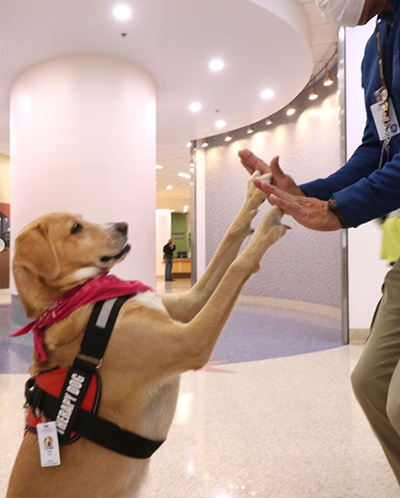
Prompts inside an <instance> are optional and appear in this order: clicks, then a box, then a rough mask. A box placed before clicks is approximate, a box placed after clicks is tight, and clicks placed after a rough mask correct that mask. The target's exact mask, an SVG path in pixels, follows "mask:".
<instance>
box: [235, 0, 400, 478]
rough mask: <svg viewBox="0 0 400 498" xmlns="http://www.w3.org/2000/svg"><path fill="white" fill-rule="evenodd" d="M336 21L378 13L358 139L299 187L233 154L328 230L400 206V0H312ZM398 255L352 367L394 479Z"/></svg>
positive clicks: (398, 461) (304, 219)
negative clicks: (326, 170)
mask: <svg viewBox="0 0 400 498" xmlns="http://www.w3.org/2000/svg"><path fill="white" fill-rule="evenodd" d="M315 3H316V5H317V7H318V8H319V10H320V12H321V14H322V15H323V16H324V17H325V18H327V19H328V20H330V21H333V22H336V23H337V24H339V25H343V26H349V27H354V26H356V25H363V24H366V23H367V22H368V21H369V20H370V19H372V18H373V17H374V16H376V15H378V18H377V22H376V29H375V33H373V34H372V36H371V38H370V39H369V40H368V42H367V44H366V47H365V54H364V59H363V62H362V86H363V88H364V93H365V104H366V113H367V122H366V127H365V130H364V135H363V139H362V143H361V145H360V146H359V147H358V148H357V149H356V151H355V152H354V154H353V155H352V156H351V158H350V159H349V160H348V161H347V163H346V164H345V165H344V166H343V167H342V168H340V169H339V170H338V171H337V172H335V173H333V174H332V175H330V176H329V177H327V178H325V179H321V178H320V179H317V180H314V181H311V182H309V183H305V184H303V185H297V184H296V183H295V181H294V180H293V178H291V177H290V176H288V175H286V174H285V173H284V172H283V171H282V170H281V168H280V166H279V158H278V157H277V156H276V157H274V158H273V159H272V160H271V163H270V164H267V163H265V162H263V161H262V160H261V159H260V158H258V157H256V156H255V155H254V154H252V153H251V152H250V151H248V150H242V151H240V152H239V157H240V158H241V161H242V164H243V166H244V167H245V168H246V169H247V170H248V171H249V173H253V172H254V171H255V170H260V171H261V172H262V173H268V172H271V173H272V176H273V180H272V184H269V183H267V182H265V181H260V179H255V180H254V183H255V185H256V186H257V187H258V188H260V189H261V190H263V191H264V192H265V193H266V194H268V196H269V197H268V199H269V202H270V203H271V204H272V205H277V206H279V207H280V208H281V209H283V211H284V212H285V213H286V214H288V215H290V216H292V217H293V218H294V219H295V220H296V221H297V222H298V223H300V224H301V225H303V226H305V227H307V228H310V229H312V230H320V231H330V230H338V229H340V228H348V227H357V226H359V225H361V224H362V223H366V222H367V221H370V220H373V219H375V218H378V217H382V216H384V215H386V214H388V213H390V212H392V211H394V210H396V209H398V208H399V207H400V134H399V133H400V130H399V125H398V120H397V117H399V116H400V58H399V55H398V54H399V49H400V0H315ZM399 360H400V260H399V259H398V260H397V261H396V263H395V264H394V266H393V267H392V269H391V270H390V271H389V272H388V274H387V275H386V277H385V283H384V288H383V295H382V299H381V300H380V302H379V304H378V307H377V310H376V312H375V316H374V319H373V323H372V325H371V333H370V336H369V339H368V341H367V343H366V345H365V347H364V349H363V353H362V355H361V358H360V360H359V362H358V364H357V366H356V368H355V369H354V371H353V373H352V384H353V389H354V392H355V394H356V397H357V399H358V401H359V403H360V404H361V406H362V408H363V410H364V412H365V414H366V416H367V418H368V420H369V422H370V424H371V426H372V429H373V431H374V433H375V435H376V437H377V438H378V440H379V442H380V443H381V445H382V448H383V450H384V452H385V454H386V456H387V458H388V460H389V463H390V465H391V467H392V469H393V471H394V473H395V475H396V478H397V480H398V481H399V483H400V362H399Z"/></svg>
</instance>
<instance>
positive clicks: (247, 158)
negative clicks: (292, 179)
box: [238, 149, 270, 174]
mask: <svg viewBox="0 0 400 498" xmlns="http://www.w3.org/2000/svg"><path fill="white" fill-rule="evenodd" d="M238 156H239V157H240V160H241V162H242V164H243V166H244V167H245V168H246V169H247V171H248V172H249V173H251V174H252V173H254V171H256V170H258V171H260V172H261V173H269V171H270V168H269V166H268V164H266V163H265V162H264V161H262V160H261V159H260V158H259V157H257V156H256V155H255V154H253V153H252V152H251V151H250V150H249V149H243V150H240V151H239V152H238Z"/></svg>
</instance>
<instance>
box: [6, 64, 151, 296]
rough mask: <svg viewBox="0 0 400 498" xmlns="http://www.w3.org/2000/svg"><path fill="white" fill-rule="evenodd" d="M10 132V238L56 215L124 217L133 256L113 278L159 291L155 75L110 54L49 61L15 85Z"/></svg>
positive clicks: (90, 218)
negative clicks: (36, 221) (45, 216)
mask: <svg viewBox="0 0 400 498" xmlns="http://www.w3.org/2000/svg"><path fill="white" fill-rule="evenodd" d="M10 128H11V140H10V144H11V154H10V156H11V209H12V239H11V242H13V239H14V238H15V237H16V235H17V233H18V232H19V230H20V229H21V228H22V227H23V226H24V225H25V224H26V223H27V222H29V221H30V220H32V219H33V218H35V217H37V216H39V215H42V214H44V213H47V212H52V211H74V212H78V213H80V214H82V215H83V216H84V218H85V219H87V220H88V221H93V222H109V221H112V222H115V221H126V222H128V223H129V240H130V243H131V245H132V250H131V252H130V254H129V255H128V257H127V258H126V260H125V261H124V262H122V263H121V264H119V265H117V266H116V267H115V269H114V270H113V273H115V274H116V275H118V276H119V277H121V278H124V279H135V280H136V279H137V280H142V281H143V282H144V283H146V284H148V285H150V286H155V283H156V279H155V276H156V268H155V216H154V213H155V187H154V185H155V157H156V141H155V84H154V81H153V79H152V78H151V77H150V76H149V75H148V74H147V73H146V72H144V71H143V70H142V69H141V68H139V67H137V66H135V65H134V64H132V63H131V62H128V61H124V60H122V59H116V58H112V57H103V56H86V55H84V56H71V57H62V58H58V59H54V60H50V61H47V62H43V63H41V64H39V65H37V66H35V67H32V68H30V69H28V70H26V71H25V72H24V73H22V74H21V75H20V76H19V77H18V78H17V80H16V81H15V82H14V84H13V87H12V90H11V126H10ZM11 290H12V293H13V294H16V289H15V284H14V283H13V282H12V284H11Z"/></svg>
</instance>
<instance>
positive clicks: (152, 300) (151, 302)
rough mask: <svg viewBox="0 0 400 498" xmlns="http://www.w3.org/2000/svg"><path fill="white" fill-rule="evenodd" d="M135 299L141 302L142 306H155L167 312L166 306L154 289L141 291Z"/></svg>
mask: <svg viewBox="0 0 400 498" xmlns="http://www.w3.org/2000/svg"><path fill="white" fill-rule="evenodd" d="M133 299H134V300H135V301H137V302H138V303H140V304H141V305H142V306H147V307H148V308H154V309H156V310H160V311H164V313H167V310H166V309H165V306H164V305H163V303H162V301H161V299H160V298H159V297H158V296H157V294H156V293H155V292H153V291H147V292H141V293H140V294H137V295H136V296H135V297H134V298H133Z"/></svg>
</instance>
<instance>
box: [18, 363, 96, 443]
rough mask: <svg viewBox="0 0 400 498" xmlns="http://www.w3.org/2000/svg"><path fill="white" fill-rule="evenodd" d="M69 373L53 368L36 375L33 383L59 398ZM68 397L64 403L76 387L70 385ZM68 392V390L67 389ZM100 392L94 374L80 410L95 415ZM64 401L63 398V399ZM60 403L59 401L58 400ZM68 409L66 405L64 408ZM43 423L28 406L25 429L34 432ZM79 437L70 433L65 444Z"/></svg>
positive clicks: (66, 370)
mask: <svg viewBox="0 0 400 498" xmlns="http://www.w3.org/2000/svg"><path fill="white" fill-rule="evenodd" d="M68 372H69V368H55V369H52V370H47V371H45V372H41V373H39V374H37V376H36V379H35V382H36V385H37V386H38V387H39V388H40V389H41V390H42V391H44V392H45V393H47V394H50V395H52V396H54V397H55V398H60V397H61V394H62V390H63V386H64V383H65V379H66V377H67V374H68ZM69 390H70V393H69V394H70V396H69V397H68V398H67V400H66V401H65V402H66V403H68V400H70V399H72V400H73V398H74V394H76V393H77V391H76V386H74V384H73V383H72V385H70V387H69ZM67 391H68V388H67ZM100 391H101V386H100V382H99V378H98V377H97V375H96V374H93V375H92V378H91V380H90V383H89V387H88V389H87V391H86V394H85V397H84V399H83V401H82V404H81V408H82V409H83V410H86V411H87V412H90V413H95V412H96V410H97V407H98V404H99V399H100ZM64 399H65V398H64ZM60 401H61V400H60ZM66 408H67V409H68V404H67V406H66ZM45 419H46V421H49V419H48V418H47V417H45ZM41 422H43V419H42V417H41V416H39V417H36V416H35V415H34V413H33V409H32V407H31V406H30V407H29V411H28V419H27V429H28V430H29V431H31V432H36V425H37V424H40V423H41ZM78 437H79V435H77V434H76V432H71V435H70V437H69V439H68V441H67V443H70V442H71V443H72V442H73V441H75V440H76V439H78Z"/></svg>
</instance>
